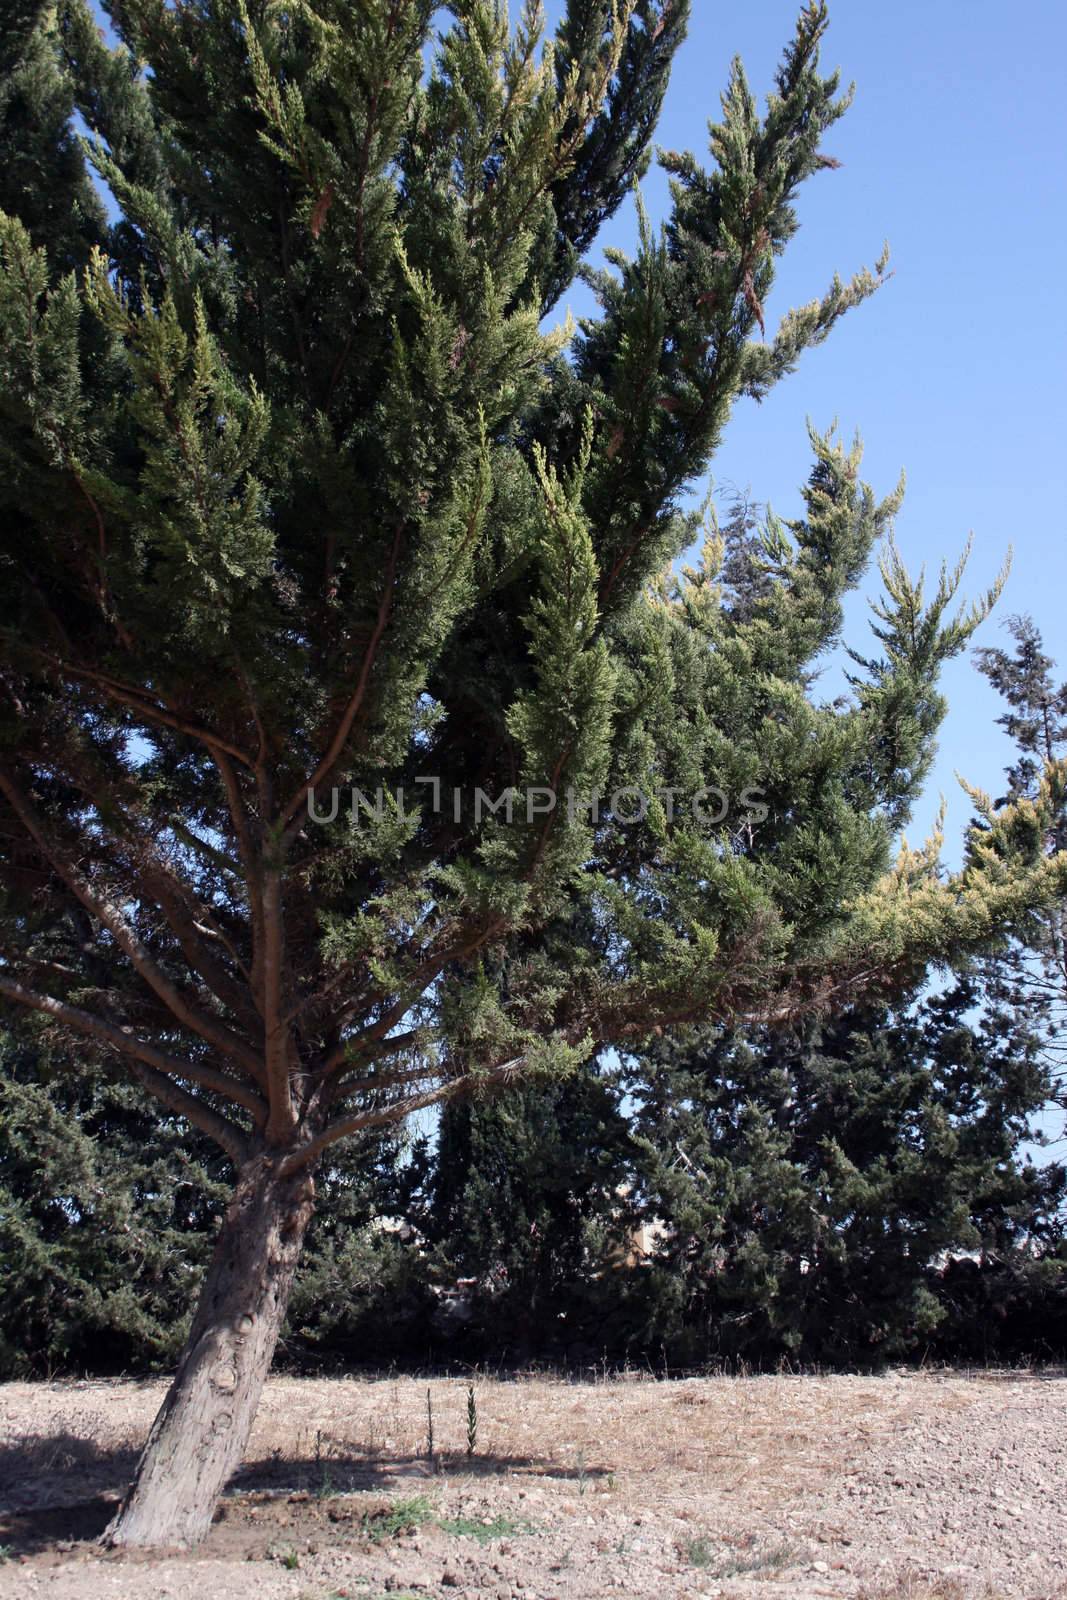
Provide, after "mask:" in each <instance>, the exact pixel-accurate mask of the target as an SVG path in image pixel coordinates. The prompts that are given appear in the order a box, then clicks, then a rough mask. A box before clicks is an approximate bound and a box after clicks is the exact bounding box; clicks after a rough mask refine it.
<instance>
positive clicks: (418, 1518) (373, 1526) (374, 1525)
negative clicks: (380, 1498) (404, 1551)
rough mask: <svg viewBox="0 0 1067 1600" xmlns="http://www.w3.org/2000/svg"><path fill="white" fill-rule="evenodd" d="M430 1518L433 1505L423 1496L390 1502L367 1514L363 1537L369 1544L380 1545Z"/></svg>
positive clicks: (363, 1524) (418, 1495)
mask: <svg viewBox="0 0 1067 1600" xmlns="http://www.w3.org/2000/svg"><path fill="white" fill-rule="evenodd" d="M432 1516H433V1504H432V1502H431V1501H430V1500H429V1499H428V1498H427V1497H426V1495H424V1494H415V1495H409V1496H408V1497H407V1498H406V1499H402V1500H392V1501H390V1503H389V1504H388V1505H387V1506H386V1507H385V1508H384V1509H383V1510H381V1511H368V1512H367V1514H366V1515H365V1516H364V1518H363V1522H362V1532H363V1537H364V1538H365V1539H369V1541H370V1542H371V1544H382V1543H384V1541H385V1540H386V1539H395V1538H396V1536H397V1534H398V1533H404V1532H405V1531H406V1530H407V1529H409V1528H418V1527H421V1525H422V1524H423V1523H424V1522H428V1521H429V1519H430V1518H431V1517H432Z"/></svg>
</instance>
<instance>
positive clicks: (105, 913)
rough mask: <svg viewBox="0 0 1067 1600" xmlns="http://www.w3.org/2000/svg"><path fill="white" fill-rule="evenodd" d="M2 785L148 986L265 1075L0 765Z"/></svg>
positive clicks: (195, 1027) (207, 1037)
mask: <svg viewBox="0 0 1067 1600" xmlns="http://www.w3.org/2000/svg"><path fill="white" fill-rule="evenodd" d="M0 790H2V791H3V793H4V795H5V796H6V798H7V800H8V803H9V804H10V806H11V808H12V810H13V811H14V812H15V815H16V816H17V817H18V819H19V821H20V822H21V823H22V826H23V827H24V828H25V829H26V831H27V833H28V834H29V835H30V837H31V838H32V839H33V841H34V843H35V844H36V845H37V847H38V849H39V850H40V851H41V853H42V855H44V856H45V858H46V859H47V860H48V861H50V862H51V864H52V866H53V867H54V869H55V871H56V872H57V873H58V874H59V876H60V877H61V878H62V879H63V881H64V882H65V883H66V884H67V885H68V887H69V888H70V889H71V890H73V892H74V894H75V895H77V897H78V899H79V900H80V901H81V903H82V905H83V906H84V907H85V908H86V910H87V911H89V912H91V913H92V915H93V916H94V917H96V918H98V920H99V921H100V922H102V923H103V925H104V927H105V928H107V930H108V932H109V933H110V934H111V936H112V937H113V938H114V940H115V942H116V944H117V945H118V946H119V949H120V950H122V952H123V953H124V954H125V955H126V956H127V957H128V958H129V960H130V962H131V963H132V964H133V967H134V969H135V970H136V971H137V973H138V974H139V975H140V977H141V978H142V979H143V980H144V982H145V983H146V984H147V985H148V987H149V988H150V989H152V990H154V992H155V993H156V994H157V995H158V996H159V998H160V999H161V1000H162V1001H163V1003H164V1005H165V1006H166V1007H167V1009H168V1010H169V1011H170V1012H171V1014H172V1016H174V1017H175V1018H176V1019H177V1020H178V1021H179V1022H181V1023H183V1024H184V1025H185V1026H186V1027H187V1028H191V1029H192V1031H193V1032H194V1033H197V1034H199V1036H200V1037H201V1039H203V1040H204V1041H205V1042H206V1043H208V1044H211V1045H214V1047H215V1048H216V1049H217V1050H220V1051H222V1053H223V1054H224V1055H226V1056H229V1057H230V1058H231V1059H232V1060H234V1061H236V1062H238V1063H239V1064H240V1065H241V1066H243V1067H245V1068H246V1069H247V1070H248V1071H249V1072H250V1073H251V1074H252V1076H253V1077H256V1076H259V1075H260V1074H261V1073H262V1068H261V1065H260V1061H259V1058H258V1056H257V1055H256V1054H255V1052H254V1051H253V1050H252V1048H251V1047H250V1046H249V1045H248V1044H247V1043H246V1042H245V1041H244V1040H243V1039H241V1038H240V1037H239V1036H238V1035H237V1034H235V1033H234V1032H233V1031H232V1030H231V1029H230V1028H228V1027H226V1025H225V1024H224V1023H222V1022H219V1021H218V1020H217V1019H216V1018H214V1017H212V1016H210V1015H209V1014H208V1013H207V1012H205V1011H202V1010H201V1009H200V1008H199V1007H198V1006H194V1005H193V1004H192V1003H191V1002H190V1001H189V1000H188V999H187V998H186V997H185V995H183V994H182V992H181V990H180V989H179V988H178V987H177V986H176V985H175V984H174V983H172V982H171V980H170V979H169V978H168V977H166V976H165V974H164V973H163V972H161V971H160V969H159V967H158V966H157V965H156V963H155V962H154V961H153V959H152V957H151V955H150V954H149V952H148V951H147V950H146V949H145V947H144V945H143V944H142V942H141V940H140V939H139V938H138V936H137V934H136V933H135V932H134V930H133V929H132V928H131V927H130V925H129V923H128V922H127V921H126V919H125V917H124V916H123V915H122V913H121V912H120V911H119V910H118V908H117V907H116V906H113V905H111V904H110V903H109V902H108V901H107V900H103V899H101V898H100V897H99V896H98V895H97V894H96V893H94V891H93V889H92V887H91V885H90V884H89V881H88V879H87V878H86V877H85V876H84V874H83V873H82V872H81V871H80V870H79V868H78V867H76V866H75V865H74V863H73V861H71V860H70V859H69V858H68V857H67V856H66V855H65V854H64V853H63V851H61V850H59V849H58V848H57V847H56V846H55V845H54V844H53V843H52V842H51V840H49V839H48V837H47V835H46V834H45V832H44V830H43V828H42V827H41V824H40V822H39V820H38V818H37V817H36V815H35V814H34V811H33V808H32V807H31V805H30V803H29V801H28V800H27V798H26V796H25V795H24V794H23V793H22V790H21V789H20V788H19V787H18V785H17V784H16V783H15V781H14V779H13V778H12V776H11V774H10V773H9V772H6V771H3V770H2V769H0Z"/></svg>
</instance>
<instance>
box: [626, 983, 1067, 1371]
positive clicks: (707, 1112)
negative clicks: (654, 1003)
mask: <svg viewBox="0 0 1067 1600" xmlns="http://www.w3.org/2000/svg"><path fill="white" fill-rule="evenodd" d="M1032 1024H1033V1018H1032V1017H1031V1016H1030V1015H1029V1014H1028V1012H1027V1010H1026V1009H1025V1008H1024V1009H1022V1010H1020V1009H1019V1008H1018V1007H1016V1006H1014V1005H1004V1004H1003V1003H1002V995H1001V994H1000V992H999V989H998V988H997V987H996V986H994V987H993V988H992V989H990V988H987V987H986V986H985V985H984V984H982V983H981V982H980V981H978V979H976V978H975V977H972V976H965V977H959V978H957V979H956V980H955V982H953V983H952V984H951V985H950V986H949V987H948V988H947V989H946V990H945V991H944V992H942V993H938V994H934V995H930V996H928V997H927V998H926V999H925V1000H923V1001H922V1002H921V1003H914V1004H912V1005H900V1006H897V1007H894V1008H891V1009H887V1008H885V1007H880V1006H870V1005H867V1006H861V1007H858V1008H852V1009H850V1010H848V1011H847V1012H845V1013H844V1014H843V1015H842V1016H841V1017H840V1018H838V1019H835V1020H829V1021H810V1022H808V1023H806V1024H804V1025H803V1026H802V1027H801V1028H799V1029H795V1030H785V1031H778V1032H775V1033H770V1034H768V1033H766V1032H765V1031H756V1032H752V1033H749V1034H748V1035H737V1034H734V1033H730V1032H722V1033H714V1032H712V1033H710V1034H705V1035H703V1036H697V1037H694V1038H689V1039H687V1038H685V1037H681V1038H679V1039H677V1040H669V1039H664V1040H661V1041H658V1042H657V1044H656V1045H655V1047H654V1048H653V1049H652V1050H650V1051H649V1052H648V1054H647V1055H646V1056H645V1057H643V1058H642V1060H641V1062H640V1063H639V1064H636V1070H635V1074H634V1078H633V1081H632V1084H631V1094H632V1097H633V1100H634V1104H635V1130H634V1131H635V1139H636V1141H637V1143H638V1146H639V1148H640V1149H641V1150H642V1151H643V1154H642V1155H640V1156H639V1157H638V1159H637V1163H636V1165H637V1169H638V1171H639V1172H640V1174H641V1179H640V1192H641V1196H642V1199H643V1202H644V1204H645V1206H646V1207H647V1208H648V1209H649V1210H650V1211H652V1212H654V1213H655V1214H656V1215H657V1216H658V1217H659V1218H661V1219H662V1222H663V1224H664V1228H663V1235H662V1240H661V1243H660V1246H659V1248H658V1251H657V1254H656V1257H655V1259H654V1261H652V1262H651V1263H650V1264H649V1266H648V1268H647V1269H646V1272H645V1275H644V1276H645V1283H644V1286H643V1297H638V1298H637V1304H638V1305H640V1303H641V1298H643V1314H642V1316H640V1317H638V1316H636V1315H634V1314H633V1313H631V1315H633V1316H634V1321H633V1326H632V1329H631V1338H632V1339H633V1341H634V1344H635V1346H636V1347H637V1348H638V1349H640V1348H642V1347H643V1348H648V1347H649V1346H651V1347H653V1348H656V1347H658V1346H660V1345H661V1344H662V1345H663V1346H665V1347H667V1348H668V1349H669V1350H670V1351H671V1352H672V1353H673V1354H674V1355H675V1358H676V1359H681V1360H684V1361H688V1362H694V1361H707V1360H709V1359H724V1358H725V1359H734V1360H736V1359H745V1360H749V1361H756V1362H760V1363H767V1362H774V1361H776V1360H779V1359H781V1358H783V1357H786V1358H790V1359H796V1360H800V1361H804V1362H809V1363H811V1362H830V1363H835V1364H836V1363H841V1362H845V1363H860V1364H864V1363H871V1362H880V1361H884V1360H887V1359H894V1358H896V1359H899V1358H900V1357H903V1356H908V1355H910V1354H912V1353H915V1352H918V1353H919V1354H922V1353H923V1352H924V1351H926V1350H929V1349H930V1348H932V1347H933V1348H940V1349H942V1350H945V1351H947V1352H948V1353H952V1349H953V1342H954V1341H956V1340H958V1339H960V1337H961V1336H962V1337H963V1338H964V1339H965V1340H966V1341H967V1350H968V1353H973V1352H974V1339H975V1338H977V1339H978V1340H979V1346H978V1348H979V1351H980V1350H981V1349H982V1345H981V1339H982V1334H981V1333H980V1332H979V1333H976V1334H975V1333H972V1330H969V1329H967V1328H965V1327H962V1326H961V1317H960V1316H959V1315H957V1314H956V1313H955V1312H954V1308H953V1303H952V1302H953V1294H954V1292H955V1284H956V1281H957V1280H956V1279H955V1278H950V1279H946V1278H945V1276H944V1274H943V1270H942V1269H943V1267H944V1265H945V1259H946V1255H947V1254H955V1253H960V1252H969V1253H971V1254H972V1255H973V1257H974V1258H975V1261H976V1263H977V1270H978V1271H979V1272H980V1273H985V1275H986V1277H988V1278H991V1277H992V1276H994V1273H993V1271H992V1269H993V1268H994V1267H995V1269H996V1276H997V1279H998V1283H999V1285H1000V1288H1001V1292H1002V1294H1003V1293H1006V1294H1007V1295H1008V1297H1009V1298H1010V1295H1011V1294H1012V1293H1014V1292H1015V1290H1016V1280H1019V1281H1020V1282H1021V1281H1022V1280H1024V1279H1027V1278H1029V1280H1030V1281H1031V1282H1034V1281H1036V1277H1038V1276H1040V1275H1041V1274H1043V1273H1044V1275H1045V1277H1048V1276H1049V1275H1048V1273H1045V1269H1044V1267H1043V1265H1042V1263H1041V1260H1040V1258H1041V1256H1042V1255H1043V1254H1046V1253H1048V1252H1051V1254H1050V1260H1049V1270H1050V1272H1051V1279H1050V1281H1049V1283H1048V1284H1047V1285H1046V1286H1045V1287H1046V1289H1047V1290H1049V1291H1051V1292H1056V1290H1055V1285H1056V1284H1057V1283H1058V1285H1059V1288H1058V1294H1059V1300H1060V1303H1061V1305H1062V1302H1063V1277H1062V1263H1060V1264H1057V1262H1056V1260H1055V1259H1054V1257H1055V1247H1056V1245H1057V1243H1058V1240H1059V1229H1058V1225H1057V1222H1056V1212H1057V1208H1058V1206H1059V1204H1060V1202H1061V1200H1062V1197H1063V1192H1064V1172H1063V1169H1062V1167H1047V1168H1044V1169H1038V1168H1036V1167H1034V1166H1033V1165H1032V1164H1028V1163H1026V1162H1025V1161H1023V1160H1022V1158H1021V1154H1020V1147H1021V1145H1022V1144H1023V1143H1024V1141H1025V1140H1026V1139H1027V1137H1028V1135H1029V1133H1030V1129H1031V1122H1032V1119H1033V1117H1034V1116H1035V1114H1036V1113H1037V1112H1038V1111H1039V1110H1040V1109H1041V1106H1042V1105H1043V1103H1044V1099H1045V1096H1046V1095H1047V1093H1048V1077H1047V1074H1046V1072H1045V1070H1044V1068H1043V1065H1042V1062H1041V1055H1040V1036H1039V1035H1038V1034H1037V1033H1036V1032H1035V1030H1034V1028H1033V1025H1032ZM957 1277H958V1275H957ZM1005 1285H1008V1288H1007V1289H1005ZM993 1298H994V1297H993V1295H992V1294H991V1295H990V1301H991V1303H992V1300H993ZM968 1309H969V1310H972V1311H973V1309H974V1305H973V1301H972V1302H971V1303H970V1305H969V1306H968ZM988 1320H990V1321H993V1320H995V1317H994V1315H993V1312H992V1304H991V1306H990V1318H989V1319H988ZM1061 1321H1062V1311H1061ZM1060 1336H1061V1337H1062V1328H1061V1330H1060ZM998 1337H999V1329H998V1328H996V1327H992V1326H987V1328H986V1330H985V1334H984V1338H985V1346H984V1348H985V1349H986V1351H987V1352H988V1351H989V1350H995V1349H996V1346H997V1340H998ZM939 1339H943V1340H944V1343H943V1344H942V1345H941V1346H940V1347H939V1346H938V1343H937V1341H938V1340H939ZM1057 1353H1058V1352H1057Z"/></svg>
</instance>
